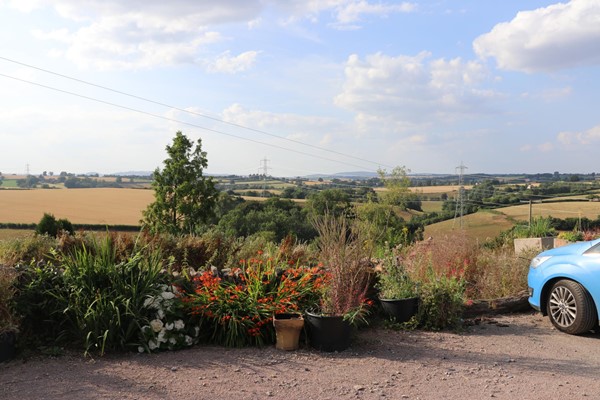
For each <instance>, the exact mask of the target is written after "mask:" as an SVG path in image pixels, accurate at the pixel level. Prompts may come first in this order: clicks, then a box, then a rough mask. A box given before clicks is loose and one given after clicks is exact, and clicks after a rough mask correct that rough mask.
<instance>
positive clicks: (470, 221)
mask: <svg viewBox="0 0 600 400" xmlns="http://www.w3.org/2000/svg"><path fill="white" fill-rule="evenodd" d="M512 226H513V223H512V222H511V221H510V220H509V219H508V218H507V217H506V215H503V214H496V213H494V212H490V211H479V212H477V213H475V214H470V215H466V216H464V217H463V220H462V229H464V231H465V234H466V235H467V237H469V238H470V239H471V240H473V241H478V242H480V243H483V242H484V241H485V240H486V239H492V238H495V237H496V236H498V234H499V233H500V232H502V231H505V230H507V229H510V228H511V227H512ZM460 231H461V225H460V219H459V218H457V219H451V220H448V221H443V222H438V223H437V224H433V225H428V226H426V227H425V233H424V236H425V238H427V237H429V236H431V237H433V238H435V237H440V236H450V235H453V234H455V233H457V232H460Z"/></svg>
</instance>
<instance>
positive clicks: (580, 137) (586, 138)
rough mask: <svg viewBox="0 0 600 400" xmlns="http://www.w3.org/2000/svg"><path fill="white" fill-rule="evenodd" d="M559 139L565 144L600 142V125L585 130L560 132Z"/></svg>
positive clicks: (585, 144)
mask: <svg viewBox="0 0 600 400" xmlns="http://www.w3.org/2000/svg"><path fill="white" fill-rule="evenodd" d="M557 140H558V142H559V143H560V144H563V145H584V146H587V145H591V144H593V143H600V125H597V126H595V127H593V128H591V129H588V130H587V131H585V132H560V133H559V134H558V136H557Z"/></svg>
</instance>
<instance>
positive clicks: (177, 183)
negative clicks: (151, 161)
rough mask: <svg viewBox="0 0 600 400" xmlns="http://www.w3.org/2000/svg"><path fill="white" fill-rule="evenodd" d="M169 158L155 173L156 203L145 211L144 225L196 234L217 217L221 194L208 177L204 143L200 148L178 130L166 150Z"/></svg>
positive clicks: (173, 231) (167, 230)
mask: <svg viewBox="0 0 600 400" xmlns="http://www.w3.org/2000/svg"><path fill="white" fill-rule="evenodd" d="M166 150H167V154H168V155H169V158H167V159H166V160H164V162H163V164H164V167H163V169H162V171H161V170H160V169H159V168H157V169H156V170H155V171H154V174H153V178H154V180H153V182H152V187H153V188H154V197H155V200H154V202H153V203H151V204H150V205H149V206H148V208H147V209H146V210H145V211H144V213H143V215H144V219H143V220H142V223H143V224H144V225H146V227H147V228H148V229H149V230H150V231H152V232H155V233H158V232H166V233H172V234H195V233H197V232H198V228H200V227H201V226H202V225H203V224H205V223H206V222H207V221H208V220H209V219H210V217H211V216H212V215H213V212H214V207H215V204H216V202H217V198H218V195H219V192H218V190H217V189H216V188H215V182H214V181H213V179H212V178H211V177H207V176H204V173H203V172H204V169H205V168H206V167H207V166H208V160H207V158H206V152H204V151H202V140H201V139H198V142H197V143H196V147H195V148H194V143H193V142H192V141H190V140H189V139H188V138H187V137H186V136H185V135H184V134H183V133H181V132H180V131H178V132H177V133H176V134H175V137H174V138H173V144H172V145H170V146H167V147H166Z"/></svg>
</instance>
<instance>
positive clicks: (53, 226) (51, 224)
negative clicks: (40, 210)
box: [35, 213, 74, 237]
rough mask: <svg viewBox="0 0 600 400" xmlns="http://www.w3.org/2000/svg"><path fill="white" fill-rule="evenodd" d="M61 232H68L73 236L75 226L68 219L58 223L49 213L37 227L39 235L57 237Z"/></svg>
mask: <svg viewBox="0 0 600 400" xmlns="http://www.w3.org/2000/svg"><path fill="white" fill-rule="evenodd" d="M60 232H67V233H69V234H71V235H72V234H73V232H74V230H73V224H71V222H70V221H69V220H68V219H66V218H61V219H59V220H58V221H57V220H56V218H55V217H54V215H52V214H49V213H44V216H43V217H42V219H40V222H38V224H37V225H36V227H35V233H37V234H38V235H48V236H54V237H56V236H57V235H58V234H59V233H60Z"/></svg>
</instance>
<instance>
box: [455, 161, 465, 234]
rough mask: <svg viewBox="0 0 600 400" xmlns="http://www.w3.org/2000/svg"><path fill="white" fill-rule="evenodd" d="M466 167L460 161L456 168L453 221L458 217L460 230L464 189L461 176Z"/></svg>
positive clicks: (463, 207) (463, 205) (463, 210)
mask: <svg viewBox="0 0 600 400" xmlns="http://www.w3.org/2000/svg"><path fill="white" fill-rule="evenodd" d="M467 168H468V167H467V166H465V165H464V163H463V162H462V161H461V162H460V165H459V166H458V167H456V170H458V171H459V172H458V199H457V200H456V210H455V211H454V221H455V222H456V216H457V215H460V218H459V223H460V229H462V228H463V215H464V213H465V202H464V201H465V187H464V182H463V175H464V174H465V170H466V169H467Z"/></svg>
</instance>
